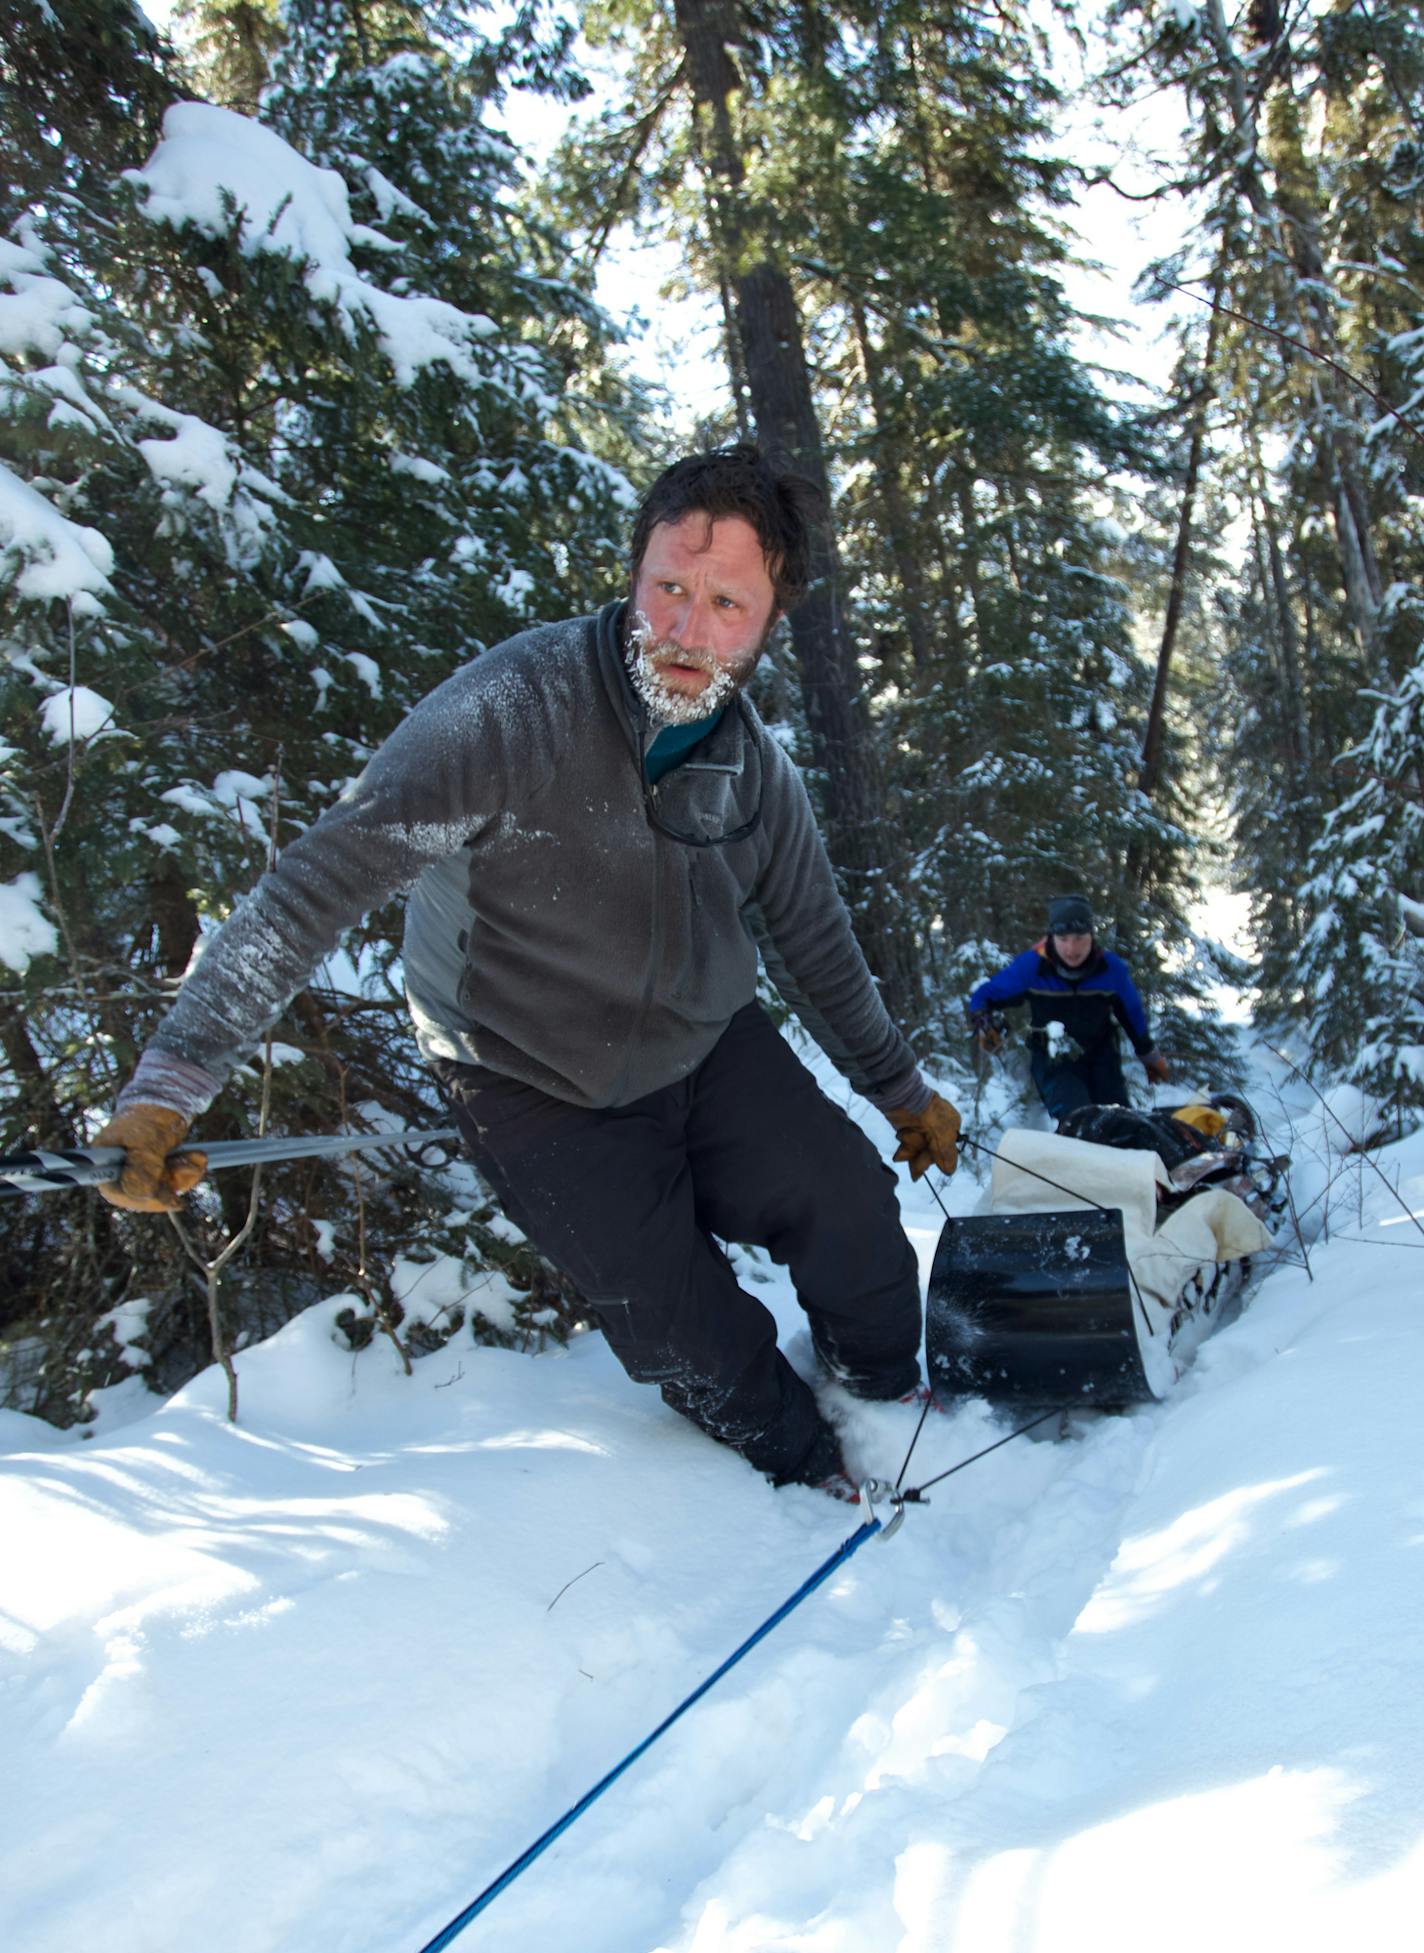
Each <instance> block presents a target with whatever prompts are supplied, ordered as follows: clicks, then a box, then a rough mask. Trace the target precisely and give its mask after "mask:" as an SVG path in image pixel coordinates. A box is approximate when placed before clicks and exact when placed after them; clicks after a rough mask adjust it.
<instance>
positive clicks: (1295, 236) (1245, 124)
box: [1202, 0, 1387, 678]
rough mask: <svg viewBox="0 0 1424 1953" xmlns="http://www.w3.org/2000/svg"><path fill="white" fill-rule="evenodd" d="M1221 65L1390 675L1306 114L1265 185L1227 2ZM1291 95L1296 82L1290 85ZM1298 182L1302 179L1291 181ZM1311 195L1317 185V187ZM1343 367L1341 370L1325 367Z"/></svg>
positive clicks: (1212, 9)
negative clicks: (1304, 136) (1306, 140)
mask: <svg viewBox="0 0 1424 1953" xmlns="http://www.w3.org/2000/svg"><path fill="white" fill-rule="evenodd" d="M1202 18H1203V20H1204V22H1205V25H1206V33H1207V38H1208V40H1209V41H1210V43H1211V46H1212V49H1213V52H1214V53H1215V55H1216V58H1217V62H1218V64H1219V66H1220V69H1221V73H1222V77H1223V80H1224V82H1225V85H1226V91H1227V96H1228V100H1229V103H1230V113H1231V119H1232V122H1233V124H1234V135H1235V139H1236V142H1235V148H1236V154H1237V156H1238V157H1239V158H1240V161H1239V163H1238V164H1237V166H1236V170H1235V183H1236V187H1237V188H1238V190H1239V192H1240V194H1241V195H1242V196H1243V197H1244V199H1245V201H1246V203H1247V205H1248V206H1249V207H1250V210H1251V212H1252V215H1253V216H1254V217H1255V219H1256V221H1257V224H1258V226H1259V227H1260V230H1261V231H1262V233H1263V235H1264V240H1265V244H1266V249H1267V253H1268V255H1269V257H1270V259H1271V261H1272V262H1273V263H1274V264H1275V265H1276V267H1277V269H1278V275H1279V277H1280V279H1281V283H1282V288H1283V289H1282V292H1281V311H1282V314H1283V316H1285V317H1286V318H1288V319H1289V318H1292V317H1293V318H1295V319H1296V320H1297V321H1298V322H1299V325H1300V330H1301V336H1302V338H1303V341H1304V343H1305V345H1306V346H1307V347H1308V348H1309V349H1310V353H1313V354H1318V355H1320V356H1321V357H1320V358H1318V359H1315V358H1312V360H1311V380H1310V396H1311V407H1312V415H1313V427H1312V431H1313V433H1314V435H1315V440H1316V445H1317V449H1318V451H1319V454H1320V459H1321V472H1322V475H1323V478H1324V481H1325V486H1326V507H1327V511H1328V513H1329V515H1330V517H1331V521H1332V524H1333V526H1334V530H1335V538H1336V544H1337V548H1338V554H1339V561H1340V576H1341V581H1342V582H1343V584H1344V587H1345V598H1346V603H1347V605H1348V607H1349V612H1350V621H1351V624H1352V626H1353V628H1354V631H1355V636H1356V638H1357V639H1358V641H1359V644H1360V648H1361V650H1362V652H1363V653H1364V655H1365V657H1366V659H1367V660H1368V662H1369V664H1370V666H1371V668H1372V670H1374V671H1375V673H1376V675H1377V676H1378V677H1381V678H1384V677H1386V676H1387V674H1385V673H1384V671H1383V669H1382V667H1381V665H1380V662H1379V643H1378V640H1379V606H1380V600H1381V597H1382V595H1383V590H1384V585H1383V581H1382V579H1381V576H1380V571H1379V564H1378V562H1377V560H1376V556H1375V548H1374V539H1373V534H1372V528H1371V520H1370V510H1369V497H1368V494H1367V491H1366V488H1365V479H1364V469H1363V467H1362V465H1361V460H1360V441H1359V416H1358V410H1357V407H1356V403H1355V399H1354V397H1353V394H1352V392H1351V390H1350V388H1349V387H1348V385H1347V384H1346V382H1345V380H1344V379H1343V377H1342V376H1341V373H1340V372H1339V371H1338V370H1337V367H1338V366H1339V365H1340V364H1341V363H1342V362H1341V361H1340V352H1341V348H1340V344H1339V339H1338V336H1337V334H1336V331H1335V319H1334V294H1333V291H1332V289H1331V284H1330V274H1329V271H1328V268H1327V266H1326V264H1325V261H1324V257H1323V255H1322V253H1321V249H1320V243H1319V227H1318V219H1317V215H1316V206H1315V205H1313V204H1312V199H1311V195H1310V194H1308V191H1307V184H1306V179H1307V177H1308V176H1309V171H1308V169H1307V166H1306V164H1305V159H1304V151H1303V147H1302V145H1301V144H1300V142H1299V140H1298V133H1299V131H1298V108H1297V105H1296V104H1295V102H1294V100H1293V99H1292V100H1291V101H1290V103H1289V104H1288V113H1289V116H1290V118H1291V127H1292V131H1293V134H1294V136H1295V138H1296V140H1295V143H1294V149H1295V153H1294V155H1292V156H1287V157H1286V158H1285V161H1284V166H1283V167H1281V168H1278V169H1277V170H1276V171H1275V183H1276V188H1275V190H1274V191H1273V190H1271V189H1269V188H1268V187H1267V184H1266V180H1265V174H1264V171H1263V169H1262V165H1261V152H1260V131H1259V129H1258V127H1257V119H1256V118H1257V113H1258V109H1257V105H1256V104H1255V102H1253V100H1252V95H1251V90H1250V89H1249V88H1248V86H1247V75H1246V69H1245V67H1244V66H1243V64H1242V61H1241V58H1240V56H1239V55H1238V54H1237V53H1236V50H1235V48H1234V47H1233V45H1232V41H1231V33H1230V30H1229V28H1228V26H1227V23H1226V15H1225V11H1224V8H1223V5H1222V0H1207V5H1206V9H1205V12H1204V14H1203V16H1202ZM1282 86H1283V88H1284V89H1285V90H1286V91H1287V93H1289V86H1290V84H1289V78H1288V76H1287V78H1286V79H1285V80H1284V81H1283V83H1282ZM1292 177H1294V178H1295V179H1298V180H1296V181H1294V182H1291V181H1289V180H1288V179H1291V178H1292ZM1311 187H1312V188H1313V186H1311ZM1325 360H1330V361H1334V362H1336V365H1335V366H1329V365H1326V364H1324V363H1323V362H1324V361H1325Z"/></svg>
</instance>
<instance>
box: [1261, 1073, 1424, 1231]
mask: <svg viewBox="0 0 1424 1953" xmlns="http://www.w3.org/2000/svg"><path fill="white" fill-rule="evenodd" d="M1257 1043H1259V1044H1263V1045H1265V1047H1266V1049H1267V1051H1270V1052H1272V1053H1273V1054H1274V1055H1275V1056H1276V1057H1277V1058H1279V1059H1280V1061H1281V1063H1282V1064H1283V1065H1288V1066H1289V1067H1290V1069H1291V1071H1292V1073H1293V1074H1294V1075H1295V1077H1297V1078H1298V1079H1299V1080H1300V1081H1301V1083H1302V1084H1303V1085H1305V1086H1306V1087H1307V1089H1308V1090H1310V1091H1312V1092H1313V1093H1314V1094H1315V1096H1316V1098H1317V1099H1319V1101H1320V1104H1321V1108H1322V1110H1323V1111H1324V1113H1325V1115H1326V1117H1327V1118H1328V1119H1330V1120H1332V1121H1333V1122H1334V1123H1335V1124H1336V1125H1337V1126H1338V1127H1339V1128H1340V1130H1341V1132H1342V1133H1344V1135H1345V1137H1346V1139H1348V1140H1349V1142H1350V1146H1351V1148H1352V1150H1353V1149H1354V1148H1355V1147H1356V1144H1357V1142H1356V1139H1355V1135H1354V1134H1353V1133H1352V1132H1351V1131H1350V1128H1349V1127H1348V1126H1347V1125H1346V1124H1345V1121H1344V1120H1343V1119H1342V1118H1341V1117H1340V1116H1339V1114H1338V1113H1337V1112H1336V1111H1335V1108H1334V1107H1333V1106H1332V1105H1331V1104H1330V1102H1329V1100H1328V1099H1327V1098H1326V1096H1325V1094H1324V1093H1323V1092H1322V1091H1321V1089H1320V1087H1319V1086H1318V1085H1317V1084H1316V1083H1315V1081H1314V1079H1312V1078H1307V1077H1306V1075H1305V1073H1304V1072H1303V1071H1302V1070H1301V1068H1300V1066H1299V1065H1298V1064H1297V1063H1296V1062H1295V1060H1294V1058H1288V1057H1287V1056H1286V1054H1285V1052H1284V1051H1277V1050H1276V1047H1275V1045H1273V1044H1272V1043H1270V1041H1269V1040H1268V1039H1266V1038H1258V1039H1257ZM1358 1157H1359V1158H1360V1159H1361V1160H1363V1161H1364V1162H1365V1163H1366V1165H1368V1166H1370V1167H1372V1168H1373V1170H1374V1171H1375V1173H1376V1174H1378V1176H1379V1178H1380V1180H1381V1181H1382V1182H1383V1183H1384V1185H1385V1186H1386V1187H1387V1188H1388V1189H1389V1191H1390V1193H1391V1194H1393V1196H1394V1198H1395V1200H1396V1201H1398V1203H1399V1205H1400V1207H1401V1208H1402V1209H1403V1210H1404V1213H1405V1216H1406V1218H1407V1219H1408V1220H1409V1221H1411V1222H1412V1223H1413V1225H1414V1226H1415V1227H1416V1228H1417V1229H1418V1230H1419V1232H1420V1233H1421V1234H1424V1222H1421V1221H1420V1219H1419V1216H1418V1215H1417V1214H1416V1213H1415V1211H1414V1209H1413V1208H1412V1207H1411V1206H1410V1205H1409V1203H1408V1201H1407V1200H1406V1199H1405V1198H1404V1196H1403V1195H1402V1194H1401V1193H1400V1191H1399V1189H1398V1187H1396V1186H1395V1184H1394V1182H1393V1181H1392V1180H1391V1179H1390V1177H1389V1175H1388V1174H1387V1173H1386V1172H1385V1170H1384V1168H1383V1167H1382V1166H1381V1165H1380V1163H1379V1161H1378V1160H1377V1159H1375V1158H1374V1157H1373V1156H1372V1155H1371V1153H1370V1150H1369V1148H1368V1147H1367V1146H1360V1147H1359V1150H1358Z"/></svg>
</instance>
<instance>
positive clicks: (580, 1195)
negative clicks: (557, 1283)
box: [435, 1004, 921, 1484]
mask: <svg viewBox="0 0 1424 1953" xmlns="http://www.w3.org/2000/svg"><path fill="white" fill-rule="evenodd" d="M435 1069H436V1071H437V1073H438V1075H439V1077H440V1080H441V1083H442V1084H443V1086H444V1087H445V1090H446V1092H447V1094H448V1095H449V1097H450V1100H451V1104H452V1106H453V1108H454V1112H455V1117H456V1120H457V1121H458V1124H459V1127H460V1131H461V1133H462V1135H463V1137H464V1140H465V1143H466V1146H467V1148H468V1150H469V1152H470V1155H471V1157H472V1158H473V1159H474V1161H475V1164H476V1165H477V1166H478V1167H479V1170H480V1172H481V1173H482V1174H483V1176H484V1178H485V1179H486V1181H487V1182H488V1183H489V1185H490V1187H491V1188H492V1189H493V1190H494V1192H495V1194H496V1195H497V1196H498V1198H499V1201H500V1204H501V1205H502V1207H503V1208H504V1211H505V1212H506V1214H508V1216H509V1218H510V1219H511V1220H512V1221H513V1222H514V1223H515V1225H516V1226H518V1227H519V1228H521V1229H522V1230H523V1232H524V1233H525V1234H526V1235H527V1237H528V1238H529V1240H530V1241H532V1242H533V1243H534V1245H535V1246H536V1247H537V1248H538V1249H539V1250H540V1251H541V1253H543V1254H545V1255H547V1256H548V1258H549V1259H550V1260H551V1261H553V1262H555V1263H557V1264H558V1266H559V1267H561V1268H562V1269H563V1270H564V1271H565V1272H566V1273H567V1274H568V1275H569V1276H570V1278H571V1279H572V1280H573V1282H574V1283H575V1284H576V1285H577V1287H578V1288H579V1290H580V1291H581V1292H582V1294H583V1295H584V1296H585V1297H586V1299H587V1300H588V1302H589V1304H590V1305H591V1307H592V1309H593V1311H594V1313H595V1315H596V1317H597V1320H598V1322H599V1325H600V1326H601V1328H602V1330H603V1333H604V1335H605V1336H606V1337H607V1339H608V1342H609V1344H610V1345H611V1347H612V1349H613V1351H614V1354H615V1355H616V1356H617V1357H618V1360H619V1362H620V1363H622V1365H623V1367H624V1369H625V1370H626V1371H627V1372H628V1374H629V1376H631V1377H633V1378H635V1379H636V1380H637V1381H638V1382H640V1383H656V1384H657V1385H658V1386H659V1388H660V1389H661V1391H662V1395H663V1397H664V1399H665V1401H666V1402H667V1403H669V1404H670V1405H671V1406H672V1407H673V1408H674V1409H675V1410H678V1411H681V1412H682V1414H683V1415H684V1416H685V1417H689V1418H691V1419H692V1421H693V1423H695V1424H697V1425H699V1426H700V1427H701V1428H702V1429H703V1430H704V1431H706V1432H708V1434H709V1435H710V1436H712V1437H714V1438H717V1439H720V1440H721V1441H722V1442H723V1443H725V1444H729V1445H732V1446H734V1447H735V1448H736V1449H737V1450H738V1451H740V1452H741V1453H742V1455H743V1457H745V1458H746V1459H748V1460H749V1462H750V1463H751V1464H753V1465H754V1466H756V1468H757V1469H758V1470H759V1471H763V1472H766V1473H767V1474H768V1475H769V1476H770V1477H771V1478H773V1479H774V1480H775V1481H776V1482H777V1483H778V1484H785V1483H788V1482H790V1481H793V1480H800V1481H805V1482H808V1483H815V1482H817V1481H819V1480H820V1479H822V1478H824V1477H826V1476H827V1475H828V1474H829V1473H830V1472H832V1471H834V1470H835V1469H836V1467H837V1466H838V1464H839V1462H840V1452H839V1446H838V1444H837V1442H836V1439H835V1436H834V1434H833V1432H832V1431H831V1429H830V1427H829V1426H828V1425H827V1424H826V1422H825V1420H824V1419H823V1417H822V1416H821V1413H820V1411H819V1409H818V1408H817V1405H816V1401H815V1399H814V1397H813V1396H812V1394H811V1392H810V1390H809V1389H808V1388H807V1386H806V1384H805V1383H804V1382H803V1381H802V1379H801V1378H800V1377H799V1376H798V1375H797V1374H796V1372H795V1371H794V1370H793V1369H792V1368H791V1366H790V1364H789V1363H788V1362H787V1361H786V1358H785V1357H784V1356H783V1355H782V1353H781V1351H780V1350H779V1349H778V1348H777V1345H776V1325H775V1322H774V1321H773V1319H772V1317H771V1315H770V1314H769V1313H768V1311H767V1310H766V1309H765V1308H764V1307H763V1306H762V1304H761V1303H760V1302H758V1301H757V1300H756V1298H755V1297H754V1296H751V1295H749V1294H748V1293H747V1292H746V1290H745V1289H743V1288H740V1287H738V1285H737V1282H736V1279H735V1277H734V1275H733V1273H732V1268H731V1265H730V1263H729V1262H728V1260H727V1257H726V1255H725V1254H724V1253H723V1251H722V1249H721V1248H720V1246H719V1245H718V1242H719V1240H720V1241H732V1242H744V1243H748V1244H751V1245H754V1246H757V1247H762V1248H765V1249H766V1250H767V1251H768V1253H769V1254H770V1256H771V1258H772V1260H773V1261H776V1262H779V1263H782V1264H783V1265H785V1266H786V1267H788V1268H789V1269H790V1271H791V1277H792V1280H793V1282H794V1283H795V1287H796V1293H797V1297H798V1299H799V1300H800V1303H801V1306H802V1308H803V1309H804V1310H805V1311H806V1316H807V1320H808V1322H809V1324H810V1330H811V1337H812V1340H813V1343H814V1345H815V1348H816V1350H817V1351H818V1353H819V1355H820V1356H821V1358H822V1360H823V1362H824V1363H825V1365H826V1367H827V1369H828V1370H829V1371H830V1372H831V1373H832V1374H833V1375H834V1376H836V1377H838V1378H839V1379H840V1380H841V1381H842V1382H843V1383H844V1384H845V1385H846V1387H847V1388H848V1389H849V1390H851V1391H852V1392H854V1393H855V1394H856V1395H857V1396H861V1397H869V1398H896V1397H901V1396H903V1395H905V1393H906V1392H908V1391H910V1390H912V1389H913V1388H914V1387H915V1385H916V1383H917V1382H918V1381H919V1374H920V1371H919V1342H920V1327H921V1318H920V1292H919V1276H918V1270H917V1267H916V1262H915V1256H914V1251H913V1249H912V1248H911V1247H910V1244H909V1242H908V1240H907V1239H906V1237H905V1233H904V1230H903V1228H902V1227H901V1225H900V1216H899V1210H898V1207H897V1205H896V1200H895V1176H894V1174H893V1173H892V1172H891V1171H890V1169H889V1168H888V1167H886V1166H885V1165H884V1164H883V1163H882V1162H881V1160H880V1159H879V1158H878V1156H877V1155H876V1153H875V1150H874V1148H873V1147H872V1146H871V1144H870V1142H869V1141H868V1140H867V1139H866V1137H865V1136H864V1134H863V1133H862V1132H861V1131H860V1130H859V1128H858V1127H857V1126H855V1125H853V1124H852V1122H851V1121H850V1120H849V1119H848V1118H847V1117H846V1115H845V1114H844V1113H843V1112H841V1111H840V1110H839V1108H838V1107H836V1106H834V1105H832V1103H831V1102H830V1100H829V1099H828V1098H826V1097H825V1095H824V1094H823V1093H822V1092H821V1090H820V1089H819V1087H818V1086H817V1085H816V1082H815V1080H814V1079H813V1078H812V1077H811V1074H810V1073H809V1072H808V1071H807V1070H806V1068H805V1066H804V1065H802V1064H801V1063H800V1061H799V1060H798V1059H797V1058H796V1056H795V1054H794V1053H793V1052H792V1050H791V1048H790V1046H789V1045H788V1044H787V1043H786V1041H785V1039H784V1038H782V1037H781V1036H780V1034H779V1033H778V1032H777V1030H776V1028H775V1026H774V1025H773V1024H772V1022H771V1020H770V1018H769V1017H768V1016H767V1015H766V1013H765V1011H763V1010H762V1009H761V1007H760V1005H758V1004H749V1005H747V1006H746V1008H745V1009H743V1010H740V1011H738V1013H737V1015H736V1016H735V1017H734V1018H733V1019H732V1021H731V1023H730V1024H729V1025H728V1027H727V1029H726V1030H725V1031H724V1032H723V1034H722V1036H721V1038H719V1040H718V1041H717V1043H716V1044H715V1045H714V1046H713V1048H712V1050H711V1052H710V1053H709V1054H708V1056H707V1057H706V1058H705V1059H704V1060H703V1062H702V1063H701V1064H700V1065H699V1066H698V1068H697V1069H696V1071H694V1072H693V1073H692V1074H691V1075H690V1076H689V1077H688V1078H685V1079H683V1080H681V1081H680V1082H679V1083H678V1084H675V1085H668V1086H664V1087H663V1088H662V1089H661V1090H659V1091H656V1092H650V1093H649V1094H648V1095H647V1097H646V1098H641V1099H637V1100H635V1101H634V1102H633V1103H632V1104H631V1105H622V1106H613V1107H608V1108H605V1109H593V1108H589V1107H584V1106H576V1105H569V1104H567V1103H566V1102H564V1101H563V1100H561V1099H555V1098H551V1097H549V1096H548V1095H547V1094H546V1093H543V1092H540V1091H538V1090H536V1089H535V1088H534V1087H533V1086H530V1085H523V1084H520V1083H519V1082H518V1081H516V1080H514V1079H511V1078H508V1077H505V1076H503V1075H502V1074H500V1073H498V1072H493V1071H488V1070H486V1069H484V1068H483V1067H481V1066H477V1065H461V1064H455V1063H453V1062H449V1061H443V1060H442V1061H438V1062H437V1064H436V1067H435Z"/></svg>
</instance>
